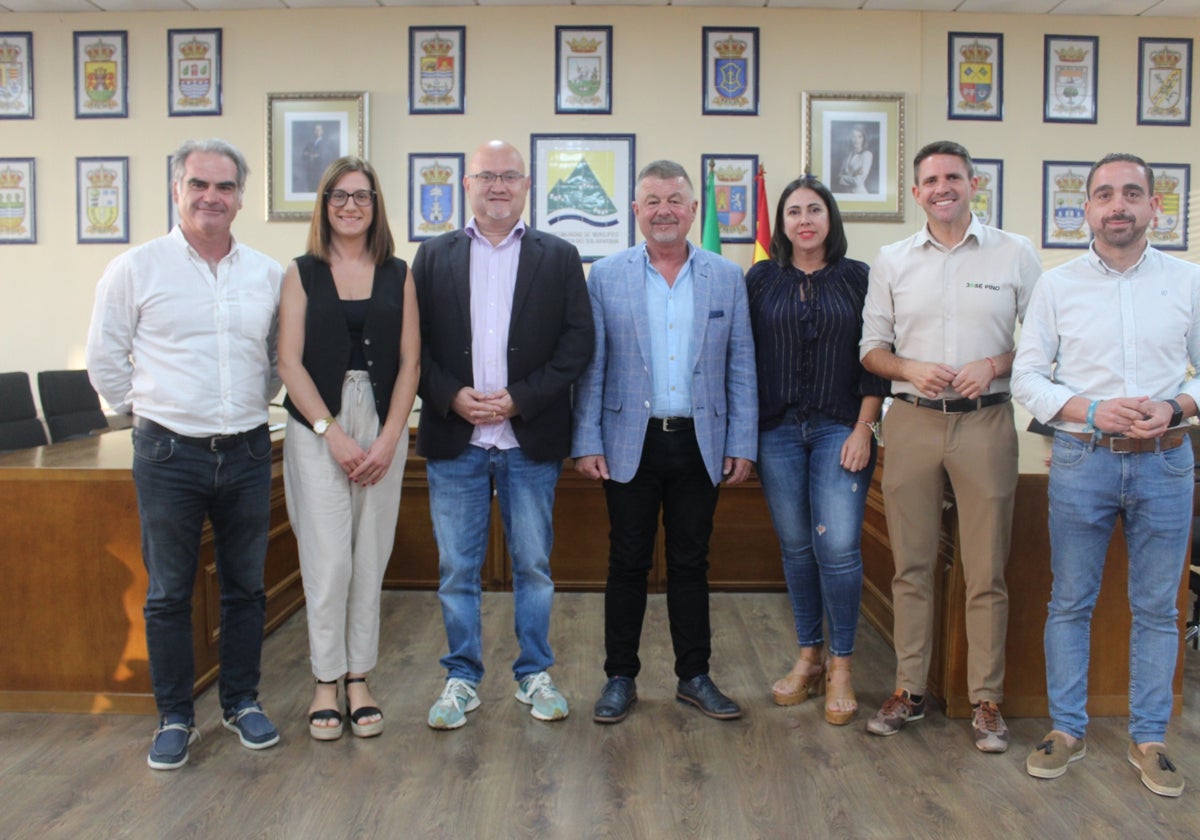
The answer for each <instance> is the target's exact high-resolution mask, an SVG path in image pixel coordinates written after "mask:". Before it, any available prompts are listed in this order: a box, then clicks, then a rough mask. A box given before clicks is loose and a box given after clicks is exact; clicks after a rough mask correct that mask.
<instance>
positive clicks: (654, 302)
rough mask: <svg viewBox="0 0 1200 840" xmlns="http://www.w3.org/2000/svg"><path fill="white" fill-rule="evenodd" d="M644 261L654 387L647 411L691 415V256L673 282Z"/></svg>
mask: <svg viewBox="0 0 1200 840" xmlns="http://www.w3.org/2000/svg"><path fill="white" fill-rule="evenodd" d="M644 253H645V260H646V311H647V314H648V315H649V318H650V360H651V361H650V375H651V384H652V386H653V388H654V402H653V404H652V405H651V414H652V415H653V416H655V417H691V416H692V369H691V362H690V360H691V358H692V322H693V321H694V320H695V305H694V297H695V284H694V283H693V282H692V258H693V256H694V254H695V249H694V248H693V247H692V246H691V245H688V258H687V262H685V263H684V264H683V267H682V268H680V269H679V274H678V276H677V277H676V278H675V282H674V284H672V285H670V286H668V285H667V281H666V278H665V277H663V276H662V275H661V274H659V273H658V270H657V269H656V268H654V266H652V265H651V264H650V255H649V253H648V252H644Z"/></svg>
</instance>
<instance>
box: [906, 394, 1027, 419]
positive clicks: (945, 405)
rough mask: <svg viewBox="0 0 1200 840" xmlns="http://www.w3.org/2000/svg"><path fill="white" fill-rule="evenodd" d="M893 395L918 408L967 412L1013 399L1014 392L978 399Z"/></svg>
mask: <svg viewBox="0 0 1200 840" xmlns="http://www.w3.org/2000/svg"><path fill="white" fill-rule="evenodd" d="M893 396H895V398H896V399H898V400H904V401H905V402H906V403H912V404H913V405H915V406H917V407H918V408H932V409H933V410H934V411H940V412H942V414H966V413H967V412H968V411H975V410H976V409H979V408H987V407H988V406H989V405H999V404H1000V403H1006V402H1008V401H1009V400H1011V399H1012V394H985V395H984V396H982V397H980V398H979V399H977V400H968V399H965V398H963V399H957V400H927V399H925V398H924V397H918V396H915V395H914V394H894V395H893Z"/></svg>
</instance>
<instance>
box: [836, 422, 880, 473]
mask: <svg viewBox="0 0 1200 840" xmlns="http://www.w3.org/2000/svg"><path fill="white" fill-rule="evenodd" d="M873 436H874V433H873V432H872V430H871V427H870V426H868V425H867V424H866V423H858V422H856V423H855V424H854V431H852V432H850V437H848V438H846V442H845V443H843V444H842V469H844V470H847V471H849V472H858V471H859V470H862V469H864V468H865V467H866V466H867V464H869V463H870V462H871V438H872V437H873Z"/></svg>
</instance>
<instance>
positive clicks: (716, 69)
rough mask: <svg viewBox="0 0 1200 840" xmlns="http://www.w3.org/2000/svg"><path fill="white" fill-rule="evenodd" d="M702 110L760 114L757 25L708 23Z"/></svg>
mask: <svg viewBox="0 0 1200 840" xmlns="http://www.w3.org/2000/svg"><path fill="white" fill-rule="evenodd" d="M701 38H702V40H701V47H702V51H701V55H702V56H703V59H702V64H703V74H702V75H703V78H704V100H703V113H705V114H726V115H731V116H736V117H752V116H754V115H756V114H757V113H758V27H756V26H754V27H725V28H718V27H715V26H706V27H704V28H703V30H702V32H701Z"/></svg>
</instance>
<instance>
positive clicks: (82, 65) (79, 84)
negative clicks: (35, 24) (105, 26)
mask: <svg viewBox="0 0 1200 840" xmlns="http://www.w3.org/2000/svg"><path fill="white" fill-rule="evenodd" d="M128 42H129V37H128V33H126V32H125V31H124V30H120V31H113V32H76V33H75V117H76V119H95V118H100V117H128V116H129V98H128V95H129V59H128V56H129V45H128Z"/></svg>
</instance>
